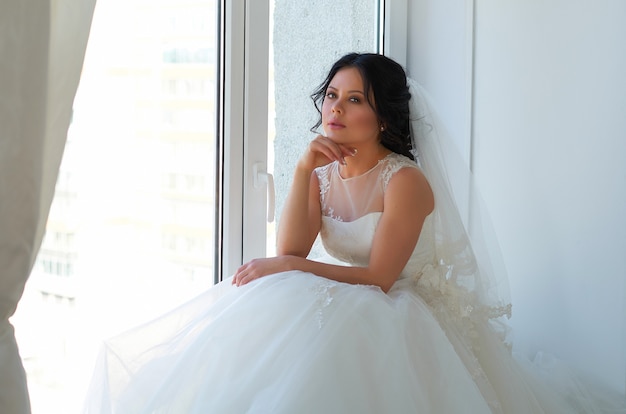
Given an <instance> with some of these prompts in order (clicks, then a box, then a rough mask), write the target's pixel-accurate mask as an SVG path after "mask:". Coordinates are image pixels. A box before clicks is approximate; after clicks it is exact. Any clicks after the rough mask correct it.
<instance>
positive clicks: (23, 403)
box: [0, 0, 95, 413]
mask: <svg viewBox="0 0 626 414" xmlns="http://www.w3.org/2000/svg"><path fill="white" fill-rule="evenodd" d="M94 6H95V0H48V1H44V0H3V1H2V2H1V3H0V56H2V63H1V64H0V412H3V413H25V412H29V411H30V408H29V406H30V404H29V400H28V391H27V387H26V376H25V373H24V369H23V367H22V363H21V360H20V356H19V352H18V349H17V344H16V341H15V336H14V333H13V327H12V326H11V324H10V322H9V318H10V317H11V315H13V313H14V312H15V309H16V307H17V303H18V302H19V300H20V297H21V295H22V292H23V290H24V285H25V283H26V280H27V279H28V275H29V274H30V270H31V267H32V265H33V262H34V260H35V257H36V255H37V251H38V249H39V246H40V243H41V239H42V236H43V233H44V230H45V224H46V218H47V216H48V211H49V209H50V203H51V202H52V197H53V194H54V186H55V183H56V177H57V172H58V169H59V164H60V162H61V155H62V153H63V148H64V143H65V138H66V134H67V129H68V126H69V123H70V120H71V114H72V103H73V100H74V94H75V93H76V88H77V86H78V81H79V78H80V72H81V67H82V63H83V57H84V53H85V47H86V44H87V38H88V35H89V28H90V25H91V18H92V15H93V9H94Z"/></svg>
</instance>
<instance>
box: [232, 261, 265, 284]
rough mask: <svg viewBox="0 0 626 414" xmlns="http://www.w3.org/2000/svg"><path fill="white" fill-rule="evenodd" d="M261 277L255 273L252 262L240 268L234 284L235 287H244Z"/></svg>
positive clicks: (233, 281)
mask: <svg viewBox="0 0 626 414" xmlns="http://www.w3.org/2000/svg"><path fill="white" fill-rule="evenodd" d="M259 277H260V275H259V274H258V272H256V271H255V269H254V268H253V266H251V265H250V262H248V263H246V264H244V265H243V266H240V267H239V269H237V271H236V272H235V275H234V276H233V280H232V284H233V285H235V286H243V285H246V284H248V283H250V282H252V281H253V280H255V279H258V278H259Z"/></svg>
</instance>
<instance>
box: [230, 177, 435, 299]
mask: <svg viewBox="0 0 626 414" xmlns="http://www.w3.org/2000/svg"><path fill="white" fill-rule="evenodd" d="M384 206H385V207H384V211H383V214H382V215H381V218H380V221H379V223H378V226H377V228H376V233H375V235H374V240H373V243H372V250H371V256H370V263H369V265H368V266H367V267H350V266H337V265H330V264H325V263H319V262H315V261H311V260H307V259H306V258H304V257H302V256H295V255H284V256H279V257H275V258H268V259H255V260H252V261H251V262H248V263H246V264H245V265H243V266H241V267H240V268H239V269H238V270H237V273H236V274H235V277H234V278H233V283H234V284H237V285H243V284H246V283H248V282H250V281H252V280H254V279H257V278H259V277H262V276H265V275H268V274H272V273H278V272H283V271H287V270H302V271H305V272H310V273H314V274H317V275H320V276H323V277H326V278H328V279H332V280H336V281H339V282H346V283H353V284H364V285H376V286H379V287H380V288H381V289H382V290H383V291H384V292H387V291H389V289H390V288H391V286H392V285H393V283H394V282H395V281H396V280H397V278H398V276H399V275H400V272H401V271H402V269H403V268H404V266H405V265H406V263H407V261H408V260H409V257H410V256H411V253H412V252H413V250H414V249H415V245H416V244H417V240H418V238H419V234H420V232H421V229H422V225H423V223H424V220H425V219H426V217H427V216H428V215H429V214H430V213H431V212H432V210H433V208H434V198H433V194H432V191H431V189H430V186H429V184H428V182H427V180H426V178H425V177H424V176H423V174H422V173H421V171H419V170H417V169H414V168H403V169H401V170H400V171H398V172H397V173H396V174H395V175H394V176H393V177H392V179H391V180H390V182H389V185H388V187H387V191H386V192H385V200H384Z"/></svg>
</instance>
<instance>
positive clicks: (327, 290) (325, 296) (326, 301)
mask: <svg viewBox="0 0 626 414" xmlns="http://www.w3.org/2000/svg"><path fill="white" fill-rule="evenodd" d="M335 286H337V282H333V281H331V280H328V279H324V278H320V279H319V281H317V283H316V284H315V285H314V286H312V287H311V288H310V289H311V290H312V291H313V293H315V296H316V297H317V299H316V301H315V303H316V305H317V310H316V311H315V313H316V317H317V324H318V327H319V329H322V327H323V326H324V322H325V318H324V311H325V310H326V308H327V307H328V306H330V304H331V303H332V301H333V297H332V295H331V289H332V288H334V287H335Z"/></svg>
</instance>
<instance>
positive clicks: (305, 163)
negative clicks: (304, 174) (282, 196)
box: [298, 135, 356, 171]
mask: <svg viewBox="0 0 626 414" xmlns="http://www.w3.org/2000/svg"><path fill="white" fill-rule="evenodd" d="M355 154H356V150H355V149H354V148H348V147H346V146H344V145H341V144H337V143H335V142H334V141H333V140H331V139H330V138H328V137H325V136H324V135H318V136H317V137H315V139H313V140H312V141H311V142H310V143H309V146H308V147H307V150H306V152H305V153H304V154H303V155H302V157H301V158H300V160H299V161H298V167H301V168H305V169H307V170H311V171H312V170H313V169H315V168H316V167H321V166H322V165H326V164H330V163H331V162H333V161H339V162H340V163H341V164H345V163H346V160H345V157H351V156H354V155H355Z"/></svg>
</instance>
